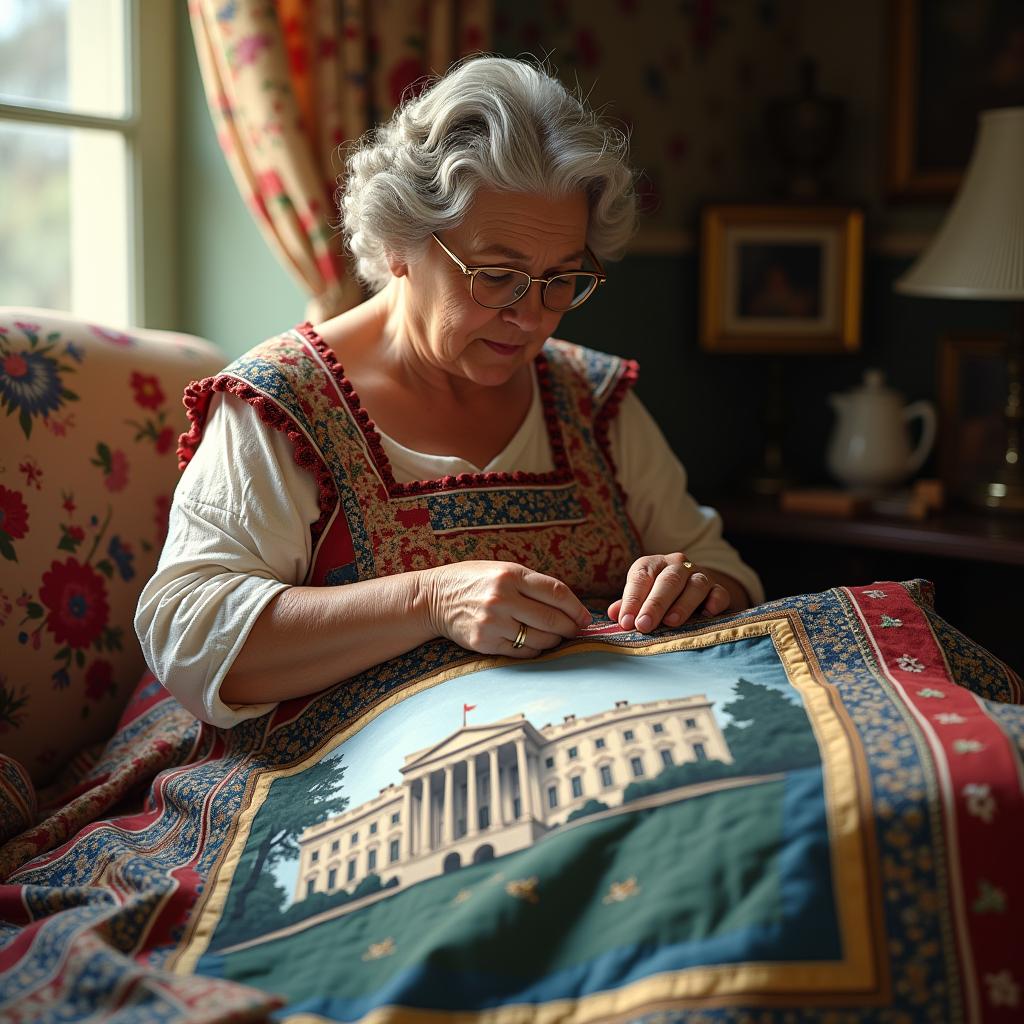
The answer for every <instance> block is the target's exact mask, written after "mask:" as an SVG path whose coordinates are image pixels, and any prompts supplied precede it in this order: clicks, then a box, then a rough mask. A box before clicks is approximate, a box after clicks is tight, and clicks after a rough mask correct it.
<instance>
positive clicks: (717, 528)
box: [609, 392, 764, 604]
mask: <svg viewBox="0 0 1024 1024" xmlns="http://www.w3.org/2000/svg"><path fill="white" fill-rule="evenodd" d="M609 440H610V442H611V450H612V458H613V459H614V461H615V468H616V474H617V477H618V480H619V483H620V484H621V485H622V489H623V490H624V491H625V492H626V511H627V512H628V513H629V516H630V518H631V519H632V520H633V523H634V524H635V525H636V528H637V529H638V530H639V531H640V538H641V542H642V544H643V547H644V551H645V552H647V553H649V554H655V553H658V554H667V553H669V552H671V551H685V552H686V554H687V555H688V556H689V557H690V559H691V560H692V561H694V562H697V563H698V564H699V565H702V566H705V567H707V568H708V569H714V570H716V571H718V572H722V573H725V574H726V575H727V576H731V577H732V578H733V579H734V580H736V581H737V582H739V583H740V584H742V585H743V587H744V589H745V590H746V591H747V594H748V595H749V597H750V600H751V602H752V603H753V604H760V603H761V602H762V601H764V588H763V587H762V586H761V581H760V579H759V578H758V576H757V573H755V572H754V570H753V569H751V568H750V566H748V565H747V564H746V563H745V562H744V561H743V560H742V559H741V558H740V556H739V553H738V552H737V551H736V549H735V548H734V547H733V546H732V545H731V544H729V543H728V541H726V540H725V539H724V538H723V537H722V520H721V517H720V516H719V515H718V513H717V512H716V511H715V510H714V509H713V508H708V507H707V506H704V505H698V504H697V502H696V501H694V499H693V498H692V497H691V496H690V494H689V492H688V491H687V489H686V470H685V469H684V468H683V465H682V463H681V462H680V461H679V459H677V458H676V456H675V453H674V452H673V451H672V449H671V448H670V447H669V444H668V442H667V441H666V440H665V436H664V435H663V434H662V432H661V430H660V429H659V428H658V425H657V423H655V422H654V419H653V418H652V417H651V414H650V413H649V412H648V411H647V410H646V409H645V408H644V406H643V404H642V403H641V402H640V399H639V398H637V397H636V395H634V394H633V393H632V392H628V393H627V394H626V397H625V398H624V399H623V401H622V405H621V407H620V408H619V412H618V415H617V416H616V417H615V418H614V419H613V420H612V422H611V425H610V430H609Z"/></svg>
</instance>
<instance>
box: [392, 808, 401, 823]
mask: <svg viewBox="0 0 1024 1024" xmlns="http://www.w3.org/2000/svg"><path fill="white" fill-rule="evenodd" d="M401 820H402V815H401V814H400V813H399V812H398V811H395V813H394V814H392V815H391V824H392V825H397V824H398V823H399V822H400V821H401Z"/></svg>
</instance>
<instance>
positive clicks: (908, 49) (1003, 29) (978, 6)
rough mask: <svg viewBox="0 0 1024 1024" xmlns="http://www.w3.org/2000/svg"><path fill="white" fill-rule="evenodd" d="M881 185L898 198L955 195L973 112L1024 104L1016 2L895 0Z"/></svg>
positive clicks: (1021, 24) (1021, 9) (1022, 11)
mask: <svg viewBox="0 0 1024 1024" xmlns="http://www.w3.org/2000/svg"><path fill="white" fill-rule="evenodd" d="M889 21H890V24H889V35H890V40H889V93H890V95H889V104H888V108H889V140H888V147H887V153H886V168H885V174H886V188H887V191H888V193H889V195H890V196H891V197H892V198H896V199H909V200H915V199H943V198H947V199H948V198H952V197H953V195H954V194H955V193H956V190H957V188H958V187H959V185H960V180H961V178H962V177H963V173H964V169H965V167H966V165H967V161H968V159H969V157H970V154H971V152H972V149H973V141H974V137H975V133H976V130H977V120H978V114H979V113H980V112H981V111H982V110H986V109H991V108H994V107H1008V106H1019V105H1020V104H1021V103H1024V70H1021V67H1020V61H1019V58H1018V57H1017V51H1016V47H1018V46H1019V42H1018V40H1019V39H1020V38H1021V33H1022V32H1024V6H1022V5H1021V4H1020V0H955V2H945V3H924V2H923V0H892V3H891V4H890V6H889Z"/></svg>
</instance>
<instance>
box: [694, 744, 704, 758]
mask: <svg viewBox="0 0 1024 1024" xmlns="http://www.w3.org/2000/svg"><path fill="white" fill-rule="evenodd" d="M693 756H694V757H695V758H697V760H698V761H706V760H707V759H708V755H707V754H706V753H705V751H704V744H703V743H694V745H693Z"/></svg>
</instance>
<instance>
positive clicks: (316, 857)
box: [309, 850, 320, 864]
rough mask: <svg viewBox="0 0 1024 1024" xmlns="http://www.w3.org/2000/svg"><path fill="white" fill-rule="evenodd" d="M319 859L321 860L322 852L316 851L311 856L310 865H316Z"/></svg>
mask: <svg viewBox="0 0 1024 1024" xmlns="http://www.w3.org/2000/svg"><path fill="white" fill-rule="evenodd" d="M319 859H320V851H319V850H314V851H313V852H312V853H311V854H310V855H309V863H310V864H315V863H316V862H317V861H318V860H319Z"/></svg>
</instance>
